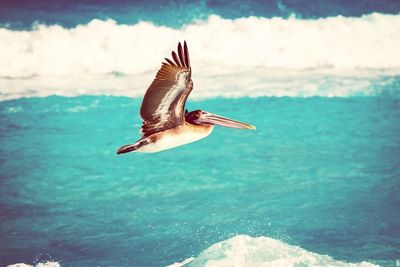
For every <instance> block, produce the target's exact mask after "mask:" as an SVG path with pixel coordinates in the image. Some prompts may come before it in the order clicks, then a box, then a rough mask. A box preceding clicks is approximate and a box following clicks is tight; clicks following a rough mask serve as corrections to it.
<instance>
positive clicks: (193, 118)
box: [117, 41, 256, 154]
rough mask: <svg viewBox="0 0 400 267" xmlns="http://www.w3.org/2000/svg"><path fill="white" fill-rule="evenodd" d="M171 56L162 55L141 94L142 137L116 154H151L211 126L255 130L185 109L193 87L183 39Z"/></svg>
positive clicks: (201, 135) (208, 130)
mask: <svg viewBox="0 0 400 267" xmlns="http://www.w3.org/2000/svg"><path fill="white" fill-rule="evenodd" d="M172 58H173V60H170V59H168V58H165V60H166V62H163V63H162V66H161V69H160V70H159V71H158V72H157V75H156V77H155V79H154V80H153V82H152V83H151V85H150V87H149V88H148V89H147V91H146V94H145V95H144V98H143V102H142V106H141V108H140V116H141V118H142V119H143V125H142V128H141V134H142V137H141V138H140V139H139V140H138V141H136V142H135V143H133V144H129V145H124V146H122V147H121V148H119V149H118V151H117V154H123V153H128V152H133V151H134V152H145V153H154V152H159V151H163V150H166V149H170V148H173V147H177V146H181V145H185V144H188V143H192V142H195V141H197V140H200V139H202V138H205V137H207V136H208V135H209V134H210V133H211V132H212V130H213V128H214V125H221V126H225V127H230V128H239V129H252V130H255V129H256V127H254V126H253V125H250V124H247V123H243V122H239V121H235V120H232V119H228V118H225V117H222V116H219V115H216V114H213V113H210V112H207V111H204V110H195V111H191V112H188V111H187V110H185V103H186V99H187V98H188V96H189V94H190V92H191V91H192V89H193V81H192V79H191V76H192V69H191V67H190V60H189V51H188V48H187V44H186V41H185V42H184V45H183V48H182V45H181V43H178V51H177V53H175V52H174V51H172Z"/></svg>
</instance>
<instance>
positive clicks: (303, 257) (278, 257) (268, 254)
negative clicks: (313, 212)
mask: <svg viewBox="0 0 400 267" xmlns="http://www.w3.org/2000/svg"><path fill="white" fill-rule="evenodd" d="M180 266H187V267H189V266H190V267H221V266H225V267H242V266H247V267H261V266H263V267H267V266H268V267H269V266H271V267H272V266H274V267H292V266H296V267H300V266H301V267H306V266H308V267H323V266H324V267H325V266H331V267H376V266H377V265H374V264H372V263H369V262H359V263H347V262H344V261H338V260H335V259H333V258H332V257H330V256H328V255H320V254H317V253H313V252H309V251H307V250H305V249H302V248H300V247H298V246H293V245H289V244H286V243H284V242H282V241H279V240H275V239H272V238H269V237H255V238H253V237H250V236H247V235H238V236H234V237H232V238H230V239H227V240H224V241H222V242H219V243H216V244H213V245H212V246H210V247H209V248H207V249H205V250H204V251H203V252H201V253H200V255H198V256H197V257H195V258H189V259H186V260H184V261H183V262H181V263H174V264H172V265H169V266H168V267H180Z"/></svg>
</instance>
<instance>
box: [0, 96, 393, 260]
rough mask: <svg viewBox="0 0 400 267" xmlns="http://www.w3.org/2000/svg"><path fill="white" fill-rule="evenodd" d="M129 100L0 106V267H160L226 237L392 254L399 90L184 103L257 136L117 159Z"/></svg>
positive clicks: (232, 135)
mask: <svg viewBox="0 0 400 267" xmlns="http://www.w3.org/2000/svg"><path fill="white" fill-rule="evenodd" d="M139 105H140V101H139V99H135V100H132V99H130V98H127V97H95V96H80V97H75V98H65V97H56V96H53V97H47V98H26V99H18V100H12V101H3V102H1V113H0V114H1V115H0V120H1V123H0V125H1V126H0V127H1V131H0V132H1V134H2V136H1V140H2V141H1V143H2V149H1V156H0V159H1V161H0V162H1V169H2V180H1V189H0V190H1V192H0V200H1V203H2V206H1V210H2V213H1V236H2V238H1V240H0V247H1V248H2V249H1V250H0V258H1V259H2V262H3V263H6V265H7V264H10V263H16V262H21V261H22V262H25V263H32V261H33V260H34V259H35V258H36V257H37V256H38V255H41V254H49V255H50V256H51V259H55V260H57V261H59V262H60V263H61V264H62V265H63V266H165V265H168V264H172V263H174V262H180V261H182V260H184V259H186V258H189V257H193V256H196V255H198V254H199V253H200V252H201V251H202V250H204V249H205V248H207V247H208V246H210V245H212V244H214V243H216V242H219V241H222V240H225V239H228V238H231V237H233V236H236V235H239V234H241V235H243V234H245V235H250V236H253V237H256V236H265V237H270V238H274V239H277V240H282V241H283V242H285V243H286V244H287V245H289V244H290V245H298V246H301V247H302V248H303V249H306V250H308V251H311V252H314V253H318V254H320V255H329V256H331V257H333V258H335V259H337V260H341V261H346V262H361V261H369V262H372V263H374V262H375V263H378V264H382V265H383V266H394V262H395V260H396V259H398V258H399V255H400V254H399V253H400V250H399V248H400V239H399V234H400V228H399V225H400V224H399V222H400V213H399V207H400V197H399V194H398V192H399V188H400V179H399V175H400V173H399V166H400V157H399V155H400V137H399V131H400V112H399V110H400V99H399V97H398V96H374V97H350V98H322V97H315V98H287V97H284V98H268V97H260V98H239V99H225V98H218V99H210V100H204V101H196V102H192V103H190V105H189V108H190V109H197V108H204V109H206V110H209V111H212V112H215V113H217V114H223V115H225V116H230V117H234V118H236V119H239V120H243V121H248V122H251V123H253V124H255V125H256V126H257V130H256V131H240V130H232V129H226V128H217V129H215V130H214V132H213V133H212V135H211V136H210V137H208V138H206V139H204V140H202V141H199V142H196V143H193V144H190V145H187V146H182V147H179V148H176V149H172V150H168V151H165V152H163V153H157V154H127V155H123V156H117V155H116V154H115V151H116V149H117V148H118V147H119V146H120V145H122V144H125V143H129V142H132V141H135V140H136V138H137V137H138V133H137V128H138V127H139V125H140V120H139V118H138V116H136V114H135V111H136V110H138V109H139Z"/></svg>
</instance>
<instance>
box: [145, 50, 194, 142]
mask: <svg viewBox="0 0 400 267" xmlns="http://www.w3.org/2000/svg"><path fill="white" fill-rule="evenodd" d="M172 58H173V60H170V59H168V58H165V60H166V61H167V62H163V63H162V66H161V69H160V70H159V71H158V72H157V75H156V77H155V79H154V80H153V82H152V83H151V85H150V87H149V88H148V89H147V91H146V94H145V95H144V98H143V102H142V106H141V108H140V116H141V117H142V119H143V125H142V134H143V136H144V137H145V136H149V135H151V134H153V133H156V132H159V131H162V130H165V129H170V128H173V127H176V126H178V125H181V124H183V123H184V120H185V118H184V110H185V103H186V99H187V97H188V96H189V94H190V92H191V91H192V89H193V82H192V80H191V68H190V60H189V52H188V48H187V45H186V42H184V45H183V48H182V45H181V43H179V44H178V54H176V53H175V52H174V51H172Z"/></svg>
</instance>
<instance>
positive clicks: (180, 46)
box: [178, 42, 187, 67]
mask: <svg viewBox="0 0 400 267" xmlns="http://www.w3.org/2000/svg"><path fill="white" fill-rule="evenodd" d="M178 56H179V60H180V62H181V66H182V67H187V66H185V64H186V62H185V58H184V55H183V50H182V44H181V42H179V43H178Z"/></svg>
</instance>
